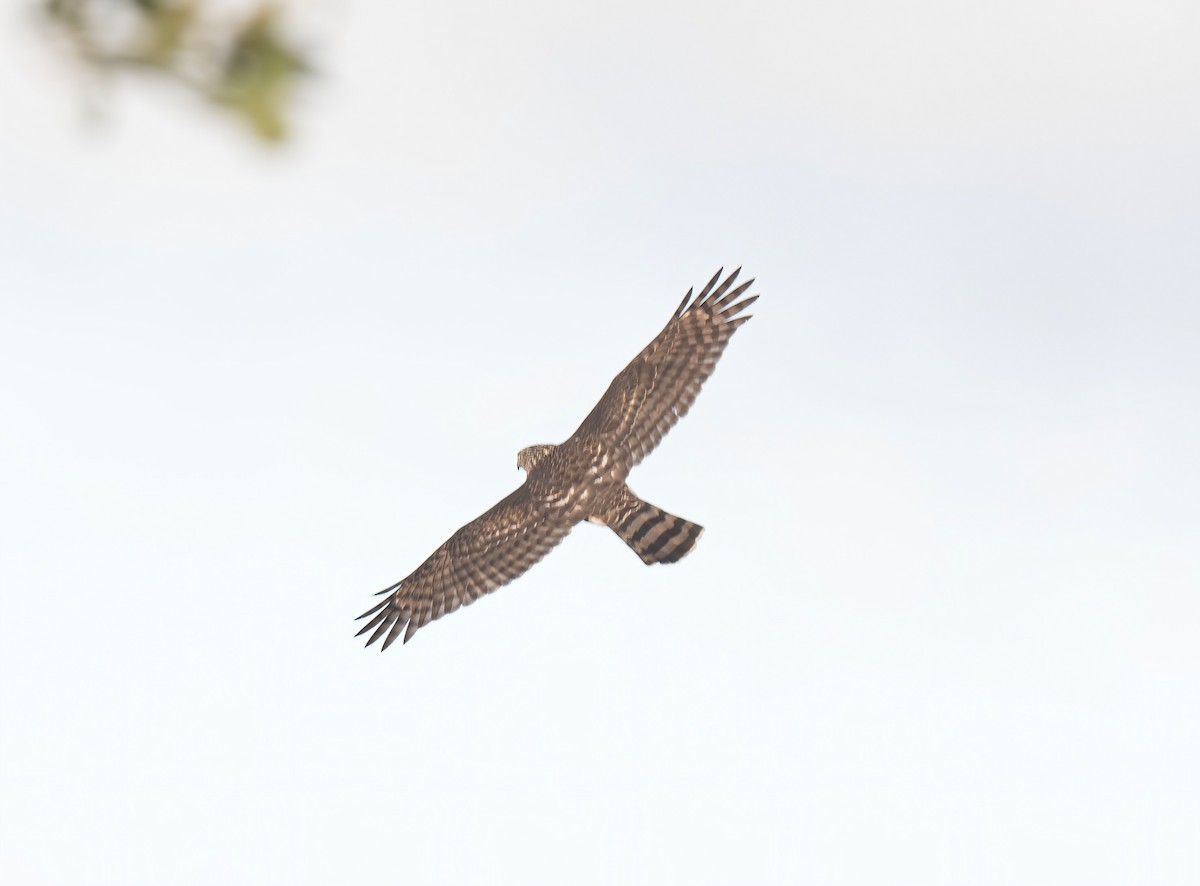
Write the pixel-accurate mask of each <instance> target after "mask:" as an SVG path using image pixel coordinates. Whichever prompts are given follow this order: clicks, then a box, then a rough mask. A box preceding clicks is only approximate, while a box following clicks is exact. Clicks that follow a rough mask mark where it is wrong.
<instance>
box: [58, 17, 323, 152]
mask: <svg viewBox="0 0 1200 886" xmlns="http://www.w3.org/2000/svg"><path fill="white" fill-rule="evenodd" d="M41 5H42V8H43V11H44V13H45V16H46V18H47V19H48V20H49V22H50V24H51V26H52V28H53V29H54V30H55V31H56V32H58V33H59V34H61V35H62V36H63V37H64V38H65V41H66V44H67V45H68V47H69V48H70V50H71V51H72V54H73V55H75V56H77V57H78V59H79V60H80V61H81V62H82V63H83V65H84V66H85V69H87V70H88V71H89V72H90V73H92V74H94V75H96V76H98V77H103V76H105V75H107V74H109V73H112V72H116V71H122V70H129V71H140V72H144V73H146V74H149V75H153V76H159V77H163V78H166V79H170V80H173V81H175V82H177V83H180V84H181V85H183V86H184V87H186V88H187V89H189V90H191V91H192V92H194V93H197V94H199V95H201V96H203V97H204V98H206V99H207V100H209V101H211V102H213V103H214V104H215V105H217V106H219V107H221V108H224V109H226V110H228V111H229V112H231V113H232V114H234V115H235V116H236V117H238V118H239V119H240V120H242V121H243V122H244V123H246V124H248V125H249V126H250V128H251V130H252V131H253V132H254V133H255V134H256V135H258V136H259V137H260V138H262V139H264V140H265V141H268V142H279V141H282V140H283V139H284V138H285V137H286V136H287V132H288V127H287V117H288V112H289V110H290V107H291V103H292V101H293V98H294V95H295V87H296V85H297V82H298V80H299V79H300V78H301V77H302V76H304V75H306V74H308V73H309V72H310V71H311V65H310V64H309V62H308V60H307V59H306V58H305V57H304V54H303V53H302V52H300V51H299V50H298V49H297V48H296V47H295V46H294V45H292V44H291V43H290V42H289V40H288V38H287V36H286V35H285V34H284V33H283V29H282V26H281V15H280V11H279V8H278V7H277V6H276V5H275V4H274V3H269V2H259V3H257V4H256V5H252V6H250V7H249V8H248V9H247V10H243V12H242V14H241V15H234V14H232V13H230V12H229V10H228V6H229V4H227V3H226V4H223V6H224V9H223V10H221V9H218V5H217V4H216V3H212V2H206V0H42V4H41Z"/></svg>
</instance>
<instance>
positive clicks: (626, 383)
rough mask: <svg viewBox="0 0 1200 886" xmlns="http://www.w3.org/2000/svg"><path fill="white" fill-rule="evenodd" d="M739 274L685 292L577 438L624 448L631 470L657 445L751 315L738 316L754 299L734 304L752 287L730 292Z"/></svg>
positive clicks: (618, 378) (618, 377) (589, 418)
mask: <svg viewBox="0 0 1200 886" xmlns="http://www.w3.org/2000/svg"><path fill="white" fill-rule="evenodd" d="M739 271H741V268H738V270H737V271H734V272H733V273H732V274H730V275H729V276H728V277H726V278H725V281H724V282H723V283H721V285H720V286H716V284H717V281H718V280H719V279H720V277H721V271H717V273H716V274H715V275H714V276H713V278H712V279H711V280H709V281H708V285H707V286H705V287H704V290H703V291H702V292H701V293H700V295H699V296H697V297H696V299H695V300H694V301H692V290H690V289H689V290H688V292H687V295H685V296H684V297H683V302H682V303H681V304H680V305H679V308H678V310H676V311H675V315H674V316H673V317H672V318H671V320H670V322H668V323H667V325H666V326H665V327H664V328H663V331H662V332H660V333H659V334H658V337H657V338H655V339H654V341H652V342H650V344H648V345H647V346H646V348H645V350H643V351H642V352H641V353H640V354H638V355H637V356H636V357H634V358H633V360H632V362H630V364H629V365H628V366H626V367H625V368H624V369H622V370H621V372H620V373H618V374H617V377H616V378H614V379H613V381H612V384H611V385H609V386H608V390H607V391H605V392H604V396H603V397H601V398H600V402H599V403H597V404H596V407H595V408H594V409H593V410H592V411H591V413H590V414H589V415H588V417H587V418H585V419H584V420H583V424H581V425H580V426H579V429H578V430H577V431H575V435H574V437H575V438H585V439H595V438H600V439H603V440H606V441H608V442H610V443H614V444H620V445H623V446H627V447H628V448H629V451H630V453H631V454H632V456H633V464H637V463H638V462H640V461H641V460H642V459H643V458H645V457H646V455H647V454H649V452H650V451H651V450H652V449H654V447H655V446H657V445H658V444H659V441H661V440H662V438H663V437H664V436H665V435H666V433H667V431H669V430H670V429H671V427H672V426H673V425H674V424H675V422H677V421H679V419H680V418H682V417H683V416H684V415H686V414H687V411H688V410H689V409H690V408H691V406H692V403H693V402H694V401H695V399H696V395H697V394H699V393H700V386H701V385H703V384H704V382H705V381H706V380H707V379H708V377H709V376H710V375H712V371H713V369H714V368H715V367H716V365H717V360H718V359H720V357H721V354H722V352H723V351H724V350H725V346H726V345H727V344H729V339H730V337H732V335H733V333H734V331H735V330H736V329H737V328H738V327H739V326H741V325H742V324H743V323H745V322H746V321H747V320H749V319H750V316H751V315H749V314H747V315H745V316H743V317H739V316H738V314H740V313H741V312H742V311H743V310H745V309H746V308H748V307H750V305H752V304H753V303H754V302H755V300H756V299H757V298H758V296H757V295H752V296H750V297H749V298H744V299H742V300H741V301H737V299H738V297H739V296H741V295H742V293H744V292H745V291H746V290H747V289H748V288H749V287H750V284H752V283H753V282H754V280H747V281H746V282H745V283H743V284H742V285H741V286H739V287H737V288H736V289H731V288H730V287H732V286H733V282H734V281H735V280H736V279H737V276H738V272H739ZM714 286H716V289H714V288H713V287H714ZM689 302H690V304H689Z"/></svg>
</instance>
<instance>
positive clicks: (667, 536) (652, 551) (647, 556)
mask: <svg viewBox="0 0 1200 886" xmlns="http://www.w3.org/2000/svg"><path fill="white" fill-rule="evenodd" d="M604 523H605V524H606V525H608V526H609V527H610V528H611V529H612V531H613V532H615V533H616V534H617V535H619V536H621V539H622V540H623V541H624V542H625V544H627V545H629V546H630V547H631V548H633V552H634V553H635V554H637V555H638V556H639V557H641V558H642V562H643V563H674V562H675V561H677V560H682V559H683V558H684V557H686V556H687V555H688V554H689V553H691V550H692V548H694V547H695V546H696V542H697V541H699V540H700V535H701V534H702V533H703V532H704V527H703V526H701V525H700V524H699V523H693V522H691V521H690V520H685V519H683V518H682V517H676V516H675V515H674V514H668V513H667V512H666V511H664V510H663V509H662V508H659V507H655V506H654V505H652V504H650V503H649V502H645V501H642V500H641V499H640V498H638V497H637V496H636V495H634V494H633V493H632V492H630V491H629V489H628V487H627V488H626V490H625V500H624V501H623V502H621V504H620V506H618V507H617V508H615V509H614V510H613V512H612V513H611V514H609V515H607V516H606V518H605V520H604Z"/></svg>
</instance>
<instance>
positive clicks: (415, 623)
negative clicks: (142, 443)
mask: <svg viewBox="0 0 1200 886" xmlns="http://www.w3.org/2000/svg"><path fill="white" fill-rule="evenodd" d="M738 270H739V271H740V268H739V269H738ZM737 276H738V271H734V272H733V273H732V274H730V275H729V276H728V277H726V278H725V280H724V281H722V282H721V284H720V285H719V286H718V285H717V281H718V280H719V279H720V277H721V272H720V271H717V273H716V275H714V276H713V278H712V279H711V280H709V281H708V285H707V286H705V287H704V289H703V290H702V291H701V292H700V294H699V295H698V296H697V297H696V298H695V299H694V300H693V299H692V290H690V289H689V290H688V292H687V295H685V296H684V298H683V301H682V302H681V303H680V305H679V308H678V309H677V310H676V311H675V314H674V315H673V316H672V317H671V319H670V320H669V321H668V322H667V325H666V326H665V327H664V328H663V330H662V332H660V333H659V334H658V337H657V338H655V339H654V341H652V342H650V344H649V345H647V346H646V348H645V349H644V350H643V351H642V352H641V353H640V354H638V355H637V356H636V357H634V358H633V360H632V361H631V362H630V364H629V365H628V366H626V367H625V368H624V369H623V370H621V372H620V373H618V374H617V376H616V378H614V379H613V381H612V384H610V385H609V386H608V390H607V391H605V392H604V396H603V397H601V398H600V402H599V403H597V404H596V407H595V408H594V409H593V410H592V411H591V413H590V414H589V415H588V417H587V418H585V419H584V420H583V424H581V425H580V426H579V428H578V430H576V431H575V433H574V434H572V435H571V436H570V437H569V438H568V439H567V440H566V441H564V442H563V443H560V444H558V445H557V446H554V445H550V444H541V445H538V446H530V447H527V448H526V449H522V450H521V452H520V453H518V454H517V464H518V467H520V468H523V469H524V470H525V471H526V474H527V477H526V480H525V483H524V484H523V485H522V486H520V487H519V488H517V489H516V490H515V491H513V492H512V493H511V494H510V495H509V496H508V497H507V498H505V499H504V500H503V501H501V502H500V503H499V504H497V505H496V506H495V507H493V508H492V509H491V510H489V511H487V512H486V513H484V514H483V515H482V516H480V517H478V518H476V519H475V520H472V521H471V522H470V523H468V524H467V525H466V526H464V527H462V528H461V529H459V530H458V532H456V533H454V535H452V536H450V538H449V539H448V540H447V541H446V543H445V544H443V545H442V546H441V547H440V548H438V549H437V550H436V551H434V552H433V554H432V555H431V556H430V557H429V559H428V560H426V561H425V562H424V563H422V564H421V565H420V566H418V567H417V569H416V571H415V572H413V573H412V574H411V575H409V576H408V577H407V578H405V579H403V580H401V581H398V582H396V583H395V584H393V585H390V586H389V587H386V588H384V589H383V590H382V591H380V592H379V593H380V594H381V595H385V594H386V595H387V596H386V597H385V598H384V600H383V601H382V602H380V603H379V604H378V605H376V606H373V607H372V608H371V609H369V610H367V611H366V612H364V613H363V614H362V615H360V616H359V618H360V619H362V618H370V620H369V621H368V622H367V623H366V625H365V626H364V627H363V628H362V630H360V631H359V632H358V633H359V634H365V633H367V632H371V635H370V637H369V638H368V639H367V645H368V646H370V645H371V644H372V643H374V642H375V641H376V640H379V639H380V638H383V647H382V648H383V649H387V648H388V647H389V646H390V645H392V643H393V642H395V640H396V638H397V637H399V636H400V635H401V633H403V637H404V641H405V642H406V643H407V642H408V640H409V639H411V637H412V635H413V634H414V633H416V632H417V630H419V629H420V628H422V627H424V626H425V625H427V624H429V622H431V621H433V620H434V619H437V618H441V617H442V616H443V615H445V614H447V613H449V612H453V611H454V610H456V609H458V608H459V607H460V606H465V605H466V604H468V603H472V602H474V601H475V600H477V599H478V598H479V597H481V596H483V595H484V594H488V593H491V592H492V591H494V590H496V588H498V587H501V586H502V585H505V584H508V583H509V582H510V581H512V580H513V579H514V578H517V577H518V576H519V575H521V574H523V573H524V572H526V571H527V570H528V569H529V568H530V567H531V566H533V564H534V563H536V562H537V561H538V560H540V559H542V557H544V556H546V554H548V553H549V552H550V549H551V548H553V547H554V546H555V545H557V544H558V543H559V542H561V541H562V540H563V539H564V538H566V536H567V533H569V532H570V531H571V529H572V528H574V526H575V525H576V524H578V523H580V522H581V521H583V520H588V521H590V522H592V523H600V524H603V525H605V526H608V527H610V528H612V530H613V531H614V532H616V533H617V535H618V536H620V537H621V539H622V540H624V541H625V543H626V544H628V545H629V547H630V548H632V549H633V551H634V553H636V554H637V555H638V556H639V557H641V558H642V560H643V561H644V562H646V563H648V564H649V563H674V562H675V561H677V560H679V559H681V558H682V557H684V556H685V555H686V554H688V553H689V552H690V551H691V550H692V548H694V547H695V545H696V542H697V541H698V540H699V538H700V534H701V533H702V532H703V531H704V530H703V527H701V526H699V525H698V524H696V523H691V522H689V521H687V520H684V519H682V518H680V517H676V516H673V515H671V514H668V513H667V512H665V511H663V510H662V509H661V508H658V507H655V506H654V505H652V504H649V503H647V502H644V501H642V500H641V499H639V498H638V497H637V496H636V495H634V494H633V492H631V491H630V489H629V487H628V486H627V485H626V484H625V478H626V477H627V476H628V475H629V471H630V470H631V469H632V468H633V467H634V466H635V465H637V464H638V463H639V462H641V460H642V459H643V458H645V457H646V455H647V454H649V453H650V451H651V450H653V449H654V447H655V446H657V445H658V443H659V441H661V440H662V438H663V436H664V435H665V434H666V433H667V431H668V430H670V429H671V427H672V426H673V425H674V424H675V422H677V421H679V419H680V418H682V417H683V416H684V415H686V414H687V411H688V410H689V409H690V408H691V406H692V403H693V402H694V401H695V399H696V395H697V394H698V393H700V387H701V385H703V384H704V382H705V381H706V380H707V379H708V377H709V376H710V375H711V374H712V371H713V369H714V368H715V366H716V364H717V360H718V359H720V357H721V354H722V352H723V351H724V350H725V346H726V345H727V344H728V343H729V339H730V337H731V336H732V335H733V333H734V332H735V331H736V330H737V328H738V327H739V326H741V325H742V324H743V323H745V322H746V321H747V320H749V319H750V315H749V314H747V315H743V316H738V315H739V314H741V312H742V311H743V310H745V309H746V308H747V307H749V306H750V305H751V304H753V303H754V301H755V300H756V299H757V298H758V296H757V295H752V296H750V297H748V298H743V299H742V300H741V301H738V298H739V297H740V296H741V295H742V294H743V293H744V292H745V291H746V290H747V289H748V288H749V287H750V284H751V283H753V282H754V281H753V280H748V281H746V282H745V283H743V284H742V285H741V286H738V287H737V288H736V289H735V288H733V283H734V281H735V280H736V279H737ZM714 287H715V288H714Z"/></svg>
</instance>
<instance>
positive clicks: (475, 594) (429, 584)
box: [358, 485, 571, 649]
mask: <svg viewBox="0 0 1200 886" xmlns="http://www.w3.org/2000/svg"><path fill="white" fill-rule="evenodd" d="M570 531H571V525H570V524H565V525H564V524H563V523H562V522H561V518H559V517H558V515H556V514H553V513H552V512H550V511H548V510H545V509H542V508H539V507H537V506H536V504H535V502H534V501H533V500H532V499H531V498H530V496H529V490H528V486H527V485H523V486H521V487H520V488H518V489H516V490H515V491H514V492H513V493H512V494H511V495H509V496H508V497H507V498H505V499H504V500H503V501H501V502H500V503H499V504H497V505H496V506H495V507H493V508H492V509H491V510H489V511H487V512H486V513H485V514H483V515H482V516H479V517H477V518H476V519H474V520H472V521H471V522H470V523H468V524H467V525H466V526H464V527H463V528H462V529H460V530H458V532H456V533H454V535H452V536H450V538H449V539H448V540H447V541H446V543H445V544H443V545H442V546H441V547H440V548H438V549H437V550H436V551H434V552H433V554H432V555H431V556H430V557H429V559H428V560H426V561H425V562H424V563H422V564H421V565H420V566H418V567H417V570H416V571H415V572H414V573H413V574H412V575H410V576H408V578H406V579H404V580H403V581H398V582H396V583H395V584H394V585H391V586H390V587H386V588H384V589H383V590H382V591H380V592H379V593H380V594H387V595H388V597H387V599H385V600H384V601H383V602H382V603H380V604H378V605H377V606H373V607H371V608H370V609H368V610H367V611H366V612H364V613H363V614H362V615H360V616H359V618H360V619H361V618H367V617H368V616H374V618H372V619H371V620H370V621H369V622H367V624H366V625H365V626H364V627H363V629H362V630H361V631H359V632H358V633H359V634H365V633H366V632H367V631H374V633H372V634H371V636H370V638H369V639H368V640H367V645H368V646H370V645H371V644H372V643H374V642H375V641H376V640H378V639H379V638H380V637H384V641H383V647H382V648H383V649H387V648H388V647H389V646H391V645H392V643H393V642H395V640H396V638H397V637H398V636H399V635H400V631H401V629H403V628H404V627H405V625H407V626H408V627H407V630H405V631H404V642H405V643H407V642H408V641H409V639H410V638H411V637H412V635H413V634H415V633H416V632H417V630H418V629H420V628H423V627H424V626H425V625H427V624H429V623H430V622H431V621H433V620H434V619H438V618H441V617H442V616H443V615H446V614H447V613H450V612H453V611H454V610H456V609H458V608H459V607H460V606H466V605H467V604H468V603H473V602H475V601H476V600H478V599H479V598H480V597H482V596H483V595H484V594H490V593H491V592H492V591H494V590H496V588H498V587H501V586H503V585H506V584H508V583H509V582H510V581H512V580H513V579H514V578H517V577H518V576H519V575H522V574H523V573H525V572H526V571H528V569H529V568H530V567H531V566H533V564H534V563H536V562H537V561H538V560H540V559H542V558H543V557H544V556H546V554H548V553H550V549H551V548H553V547H554V546H555V545H557V544H558V543H559V542H560V541H562V540H563V539H564V538H566V536H567V533H568V532H570ZM385 635H386V636H385Z"/></svg>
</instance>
